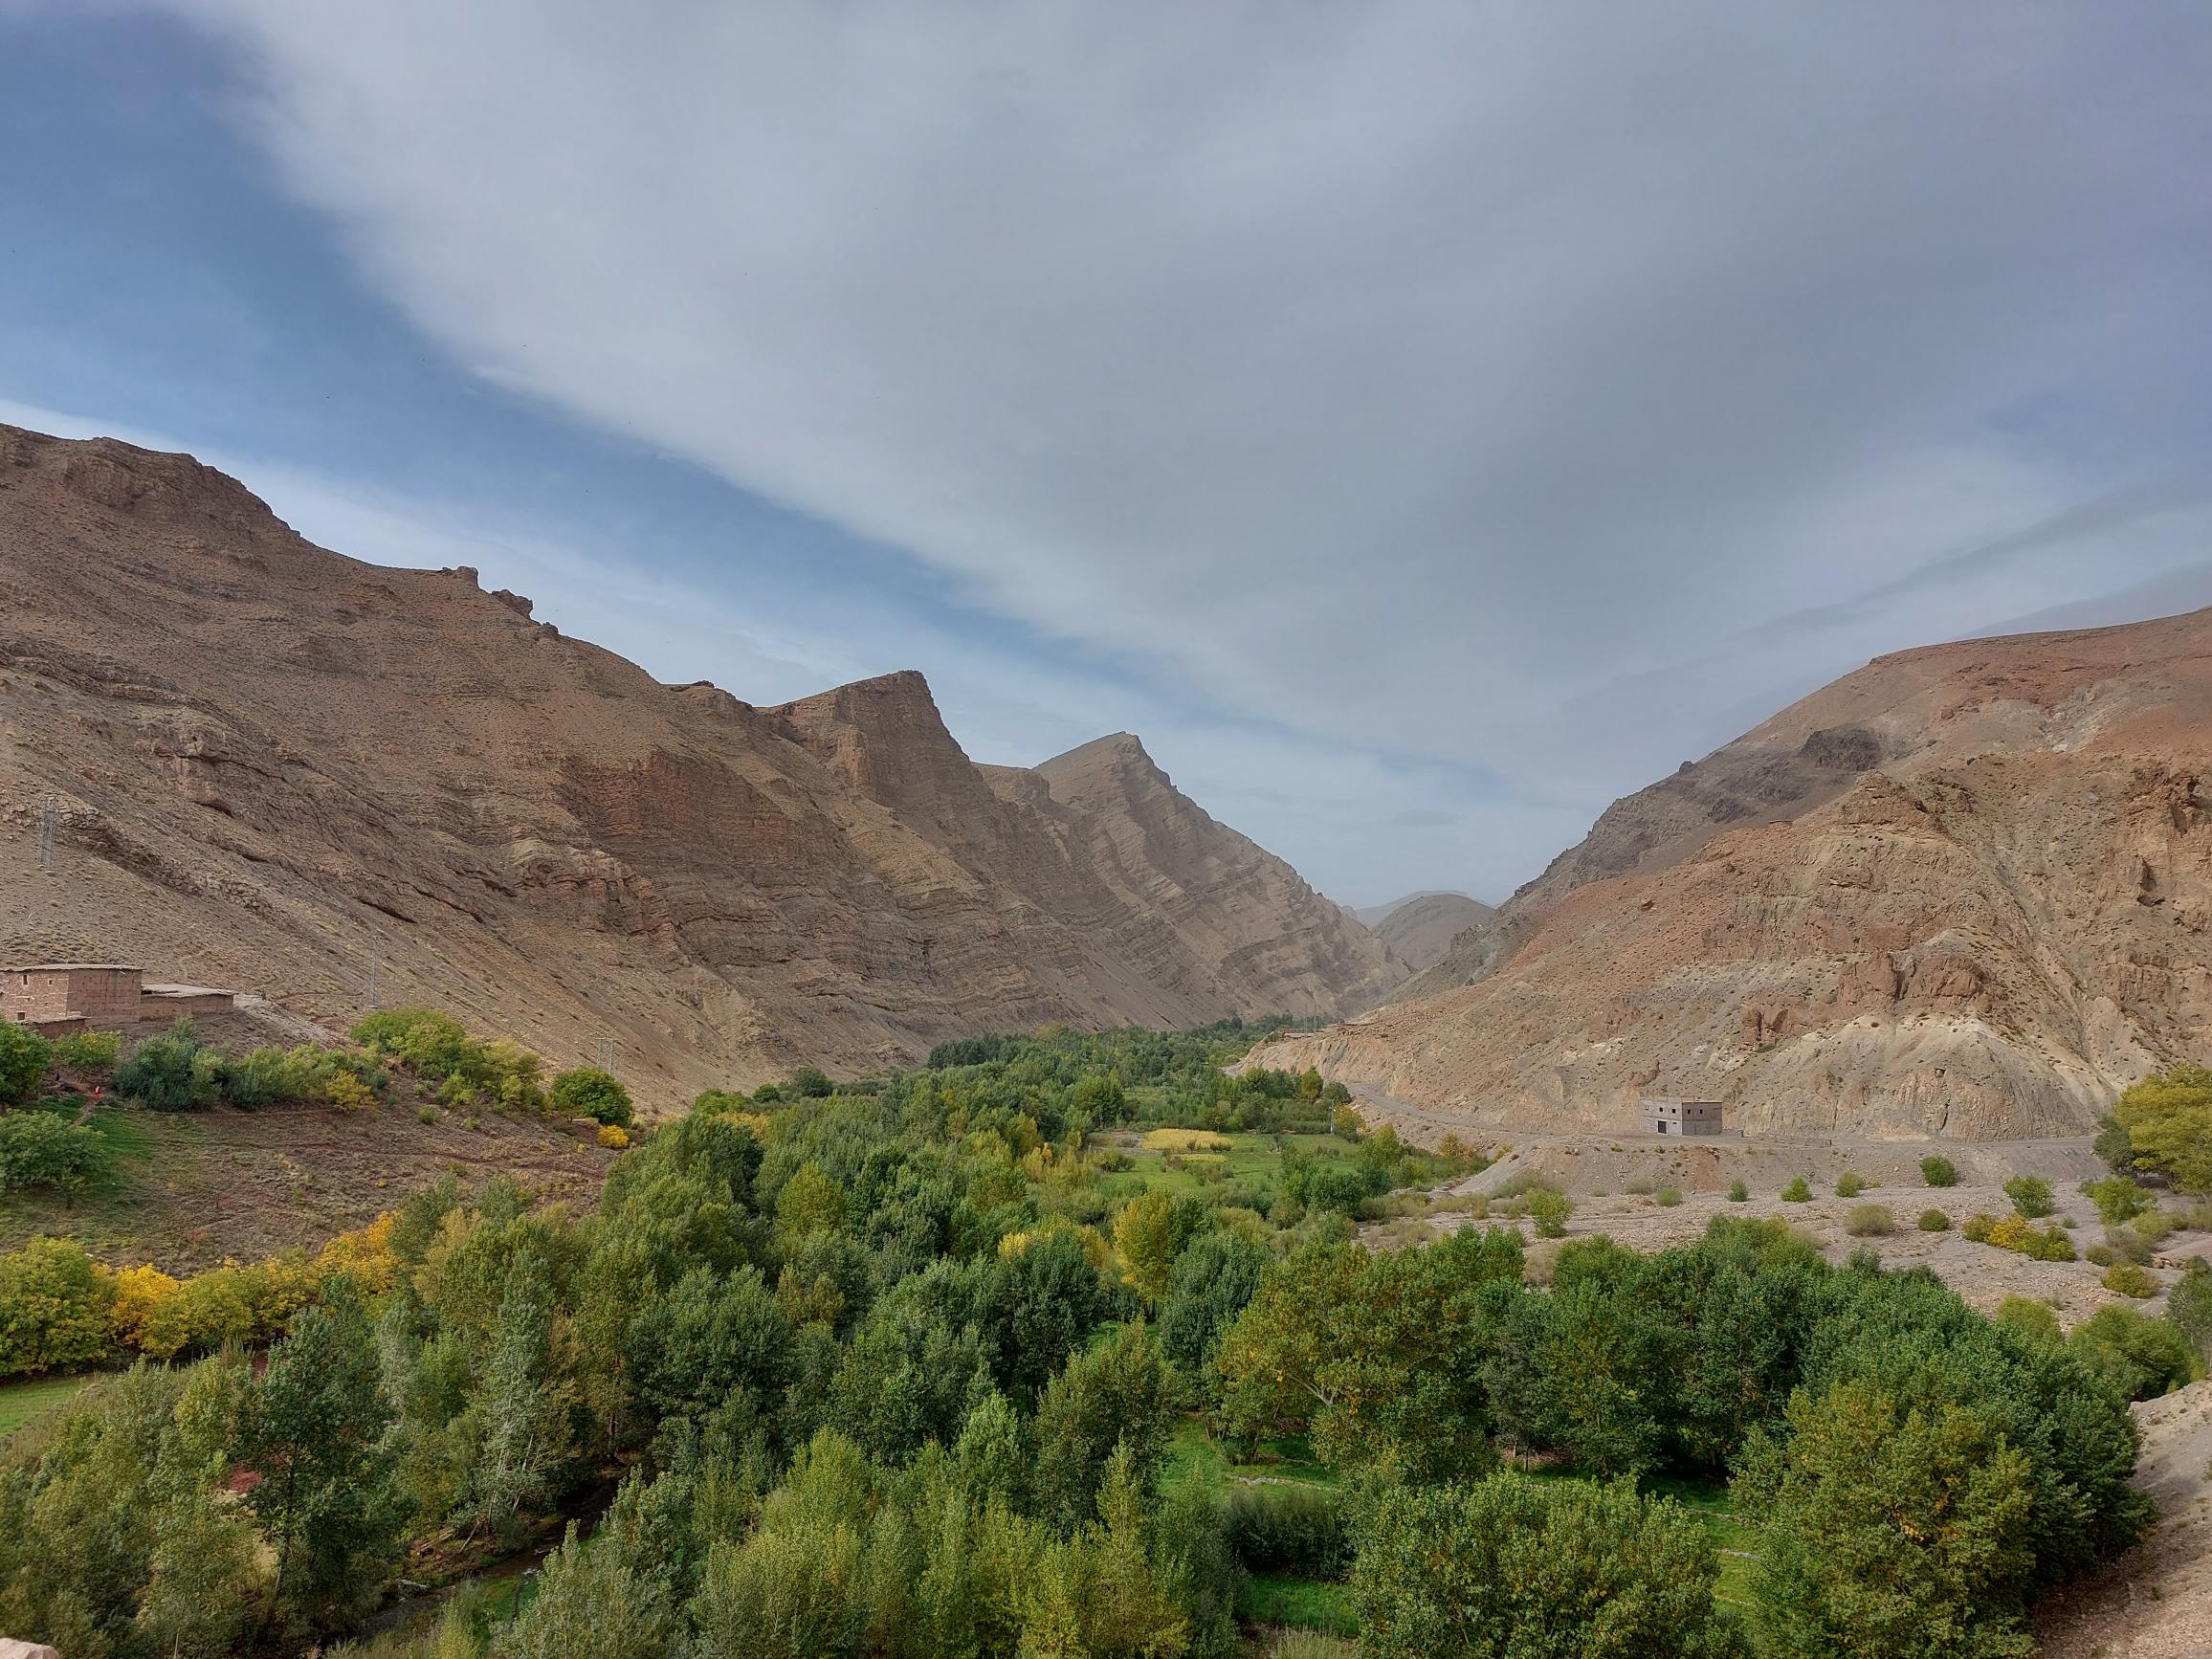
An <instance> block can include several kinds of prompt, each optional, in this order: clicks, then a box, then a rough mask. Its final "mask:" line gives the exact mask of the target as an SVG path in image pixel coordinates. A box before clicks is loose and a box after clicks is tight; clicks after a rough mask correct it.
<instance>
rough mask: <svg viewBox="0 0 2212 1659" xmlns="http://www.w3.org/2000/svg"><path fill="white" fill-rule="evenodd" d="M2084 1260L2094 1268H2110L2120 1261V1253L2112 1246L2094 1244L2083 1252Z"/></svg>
mask: <svg viewBox="0 0 2212 1659" xmlns="http://www.w3.org/2000/svg"><path fill="white" fill-rule="evenodd" d="M2082 1259H2083V1260H2084V1261H2087V1262H2089V1263H2090V1265H2091V1266H2092V1267H2100V1268H2109V1267H2111V1266H2112V1264H2113V1263H2114V1262H2116V1261H2118V1260H2119V1259H2120V1252H2119V1251H2118V1250H2114V1249H2112V1246H2111V1245H2107V1244H2093V1245H2091V1246H2090V1248H2089V1249H2088V1250H2084V1251H2082Z"/></svg>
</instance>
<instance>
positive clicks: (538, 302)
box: [0, 0, 2212, 903]
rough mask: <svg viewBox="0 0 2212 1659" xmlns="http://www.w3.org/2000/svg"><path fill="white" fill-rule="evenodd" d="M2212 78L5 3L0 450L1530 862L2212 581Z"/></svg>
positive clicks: (715, 14) (1592, 33)
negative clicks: (1722, 762)
mask: <svg viewBox="0 0 2212 1659" xmlns="http://www.w3.org/2000/svg"><path fill="white" fill-rule="evenodd" d="M2208 86H2212V10H2208V9H2207V8H2205V7H2204V6H2203V5H2201V3H2200V0H2178V3H2176V4H2172V5H2156V4H2141V5H2136V4H2126V3H2122V4H2115V5H2112V6H2087V5H2082V4H2080V3H2079V0H2066V3H2064V4H2055V5H2039V4H2035V3H2033V0H1991V3H1988V4H1981V3H1977V0H1945V3H1944V4H1940V5H1930V4H1927V0H1909V3H1902V4H1894V5H1889V4H1881V3H1878V0H1852V3H1850V4H1842V3H1838V4H1833V5H1810V6H1771V5H1758V4H1751V3H1749V0H1746V3H1744V4H1738V5H1730V6H1719V5H1703V4H1682V3H1673V0H1669V3H1656V0H1655V3H1648V4H1638V5H1629V6H1624V5H1618V4H1605V5H1596V4H1590V5H1583V4H1576V3H1573V0H1551V3H1544V4H1537V3H1535V0H1530V3H1527V4H1518V5H1509V4H1497V3H1488V4H1485V3H1479V0H1457V3H1454V4H1406V3H1399V0H1347V3H1344V4H1336V3H1329V0H1289V3H1286V0H1267V3H1266V4H1257V3H1255V4H1238V3H1234V0H1209V3H1207V4H1204V5H1196V6H1193V5H1189V4H1185V3H1176V4H1166V3H1161V4H1153V3H1149V0H1096V3H1095V4H1094V3H1087V0H1020V3H1015V4H1005V5H996V4H987V3H983V0H944V3H941V4H932V3H918V0H899V3H896V4H878V3H874V0H792V3H776V0H745V3H744V4H725V5H716V4H707V3H705V0H630V3H628V4H625V5H621V6H609V5H607V4H604V3H603V0H470V3H469V4H467V5H456V4H453V3H452V0H379V3H378V4H376V5H373V6H365V5H360V4H355V3H344V4H341V3H338V0H163V3H159V4H151V3H149V4H138V5H133V4H92V3H90V0H66V3H65V0H51V3H49V0H0V144H5V146H6V147H5V152H4V153H5V154H6V156H7V158H8V160H7V163H6V165H5V166H0V418H7V419H12V420H16V421H19V422H23V423H27V424H31V425H37V426H45V427H47V428H48V429H50V430H61V431H72V432H77V431H96V430H97V431H115V432H119V433H121V434H122V435H125V436H131V437H135V438H138V439H139V440H140V441H149V442H157V443H160V444H162V445H163V446H164V447H177V448H188V449H190V450H192V451H193V452H194V453H199V454H201V455H202V456H203V457H205V458H208V459H210V460H213V461H215V462H216V463H217V464H220V465H222V466H224V467H226V468H227V469H228V470H231V471H232V472H235V473H238V474H239V475H240V476H243V477H244V478H245V479H246V480H247V482H248V483H249V484H251V485H253V486H254V488H256V489H257V490H259V491H260V492H261V493H262V494H263V495H264V496H266V497H267V498H269V499H270V500H271V501H272V503H273V504H274V505H275V506H276V507H277V510H278V511H279V512H280V513H282V514H284V515H285V516H286V517H287V518H288V519H290V520H292V521H293V522H294V523H295V524H297V525H298V526H299V528H300V529H302V530H303V531H305V532H306V533H307V534H309V535H311V536H313V537H314V538H315V539H316V540H318V541H321V542H325V543H326V544H328V545H332V546H335V547H338V548H339V549H341V550H342V551H345V552H348V553H353V554H356V555H359V556H362V557H366V558H372V559H379V560H384V561H387V562H396V563H415V564H454V563H469V564H476V565H478V566H480V567H481V568H482V569H483V571H484V574H485V578H486V581H487V584H488V585H494V586H498V585H504V586H515V587H518V588H520V589H521V590H522V591H525V592H528V593H530V594H532V595H533V597H535V598H536V599H537V600H538V601H539V603H540V613H541V614H542V615H544V616H547V617H548V618H550V619H551V620H553V621H556V622H558V623H559V624H561V625H562V627H563V628H564V629H565V630H569V631H571V632H575V633H580V634H583V635H585V636H586V637H590V638H594V639H597V640H599V641H601V642H603V643H605V644H608V645H609V646H612V647H613V648H615V649H617V650H620V651H622V652H624V653H627V654H630V655H632V656H634V657H636V658H638V659H639V660H641V661H643V662H644V663H645V664H646V666H648V667H649V668H650V669H652V670H653V672H654V673H656V674H658V675H661V676H662V677H663V678H666V679H671V680H684V679H692V678H698V677H705V678H711V679H713V680H714V681H716V682H717V683H718V684H720V685H723V686H725V687H727V688H728V689H729V690H731V691H733V692H735V693H736V694H737V695H738V696H740V697H745V698H747V699H749V700H752V701H756V702H770V701H778V700H782V699H785V698H786V697H794V696H799V695H803V694H805V693H807V692H808V691H812V690H816V689H820V688H821V687H823V686H825V685H828V684H831V683H834V682H836V681H839V680H842V679H849V678H853V677H858V676H860V675H871V674H877V673H882V672H885V671H888V670H891V669H896V668H906V667H912V668H919V669H921V670H922V671H923V672H924V673H926V674H927V675H929V677H930V680H931V682H932V683H933V685H935V687H936V688H937V692H938V697H939V700H940V703H941V704H942V705H943V707H944V710H945V713H946V716H947V719H949V721H950V722H951V724H952V726H953V729H954V731H955V733H956V735H958V736H959V737H960V738H961V739H962V741H963V742H964V743H965V744H966V746H967V747H968V750H969V752H970V753H971V754H973V755H975V756H976V757H977V758H978V759H982V760H988V761H998V762H1017V763H1018V762H1030V761H1036V760H1040V759H1043V758H1044V757H1046V756H1048V755H1050V754H1052V753H1055V752H1057V751H1058V750H1061V749H1064V748H1067V747H1069V746H1071V745H1073V744H1074V743H1077V742H1080V741H1085V740H1086V739H1088V738H1090V737H1093V736H1095V735H1097V734H1099V733H1102V732H1106V731H1112V730H1117V729H1124V728H1125V729H1130V730H1134V731H1137V732H1139V733H1140V734H1142V736H1143V737H1144V738H1145V740H1146V741H1147V743H1148V745H1149V746H1150V747H1151V749H1152V752H1153V753H1154V755H1155V756H1156V757H1158V758H1159V760H1160V761H1161V763H1162V764H1163V765H1164V766H1166V767H1167V769H1168V770H1169V771H1170V772H1171V773H1172V774H1173V775H1174V776H1175V778H1176V780H1177V782H1178V783H1180V784H1181V785H1183V786H1184V787H1185V788H1186V789H1187V790H1189V791H1190V792H1191V793H1192V794H1193V795H1195V796H1196V797H1197V798H1198V799H1199V800H1201V801H1202V802H1203V803H1204V804H1205V805H1206V806H1207V807H1209V808H1210V809H1212V810H1213V811H1214V812H1215V813H1216V814H1217V815H1218V816H1220V817H1222V818H1224V819H1226V820H1227V821H1228V822H1230V823H1232V824H1234V825H1236V826H1237V827H1238V828H1240V829H1245V830H1246V831H1248V832H1249V833H1250V834H1252V835H1254V836H1255V837H1257V838H1258V839H1259V840H1261V841H1263V842H1264V843H1266V844H1267V845H1269V846H1270V847H1272V848H1273V849H1274V850H1275V851H1277V852H1281V853H1283V854H1284V855H1286V856H1287V857H1289V858H1291V859H1292V860H1293V861H1294V863H1296V864H1297V865H1298V866H1299V867H1300V869H1301V870H1303V871H1304V872H1305V873H1306V874H1307V875H1308V876H1309V877H1310V878H1312V879H1313V880H1314V881H1315V882H1316V884H1317V885H1319V886H1321V887H1322V888H1323V889H1324V890H1326V891H1328V892H1329V893H1331V894H1332V895H1334V896H1338V897H1339V898H1343V899H1346V900H1349V901H1352V902H1360V903H1364V902H1372V901H1375V900H1378V899H1382V898H1386V897H1390V896H1395V895H1396V894H1398V893H1400V892H1403V891H1405V890H1407V889H1411V888H1417V887H1458V888H1464V889H1467V890H1469V891H1471V892H1473V893H1476V894H1478V895H1480V896H1485V897H1489V898H1493V899H1494V898H1498V897H1502V896H1504V894H1505V893H1507V892H1508V891H1510V890H1511V889H1512V888H1513V887H1514V886H1515V884H1516V883H1518V882H1519V881H1521V880H1524V879H1526V878H1527V877H1528V876H1530V875H1532V874H1535V873H1536V872H1537V870H1538V869H1540V868H1541V866H1542V864H1543V863H1544V861H1545V860H1546V859H1547V858H1548V857H1549V856H1550V855H1551V854H1552V853H1553V852H1556V851H1558V850H1559V847H1561V846H1562V845H1564V844H1565V843H1567V842H1569V841H1571V840H1572V839H1574V838H1575V837H1576V836H1577V835H1579V834H1580V833H1581V832H1582V829H1584V828H1585V827H1586V826H1587V824H1588V822H1589V820H1590V819H1591V818H1592V817H1593V816H1594V815H1595V814H1596V813H1597V811H1598V810H1599V809H1600V808H1602V807H1604V804H1605V803H1606V802H1607V801H1608V800H1609V799H1611V798H1612V797H1613V796H1615V795H1617V794H1620V793H1623V792H1625V791H1626V790H1628V789H1631V788H1634V787H1637V786H1639V785H1642V784H1644V783H1647V782H1648V781H1650V779H1651V778H1653V777H1655V776H1657V775H1659V774H1661V773H1664V772H1666V771H1668V770H1670V769H1671V768H1672V767H1673V766H1674V765H1675V764H1676V763H1678V762H1680V761H1681V760H1683V759H1685V758H1689V757H1692V756H1695V755H1698V754H1702V753H1704V752H1705V751H1707V750H1709V749H1710V748H1712V747H1713V746H1714V745H1715V744H1716V743H1718V742H1720V741H1724V740H1726V739H1727V738H1729V737H1731V736H1733V735H1734V734H1735V733H1736V732H1737V731H1739V730H1742V729H1743V728H1745V727H1747V726H1749V725H1751V724H1753V723H1756V722H1757V721H1758V720H1759V719H1761V718H1763V717H1764V715H1766V714H1767V713H1769V712H1771V711H1772V710H1773V709H1774V708H1775V707H1777V706H1779V705H1780V704H1781V703H1783V702H1785V701H1787V700H1789V699H1790V698H1791V697H1795V696H1797V695H1799V694H1801V693H1802V692H1803V691H1805V690H1808V689H1810V688H1811V687H1812V686H1814V685H1816V684H1818V683H1820V682H1821V681H1823V680H1825V679H1827V678H1830V677H1832V676H1833V675H1836V674H1838V673H1840V672H1844V671H1846V670H1847V669H1849V668H1851V667H1853V666H1856V665H1857V664H1858V663H1859V662H1862V661H1864V660H1865V659H1866V658H1867V657H1869V656H1870V655H1873V654H1876V653H1881V652H1885V651H1891V650H1895V649H1898V648H1900V647H1904V646H1908V645H1914V644H1921V643H1926V642H1928V641H1932V640H1936V639H1944V638H1951V637H1957V636H1959V635H1961V634H1968V633H1975V632H1982V631H1988V630H1996V629H2001V628H2004V627H2007V626H2012V625H2017V624H2020V623H2022V622H2023V621H2038V620H2043V619H2048V620H2051V621H2063V622H2066V623H2068V624H2074V623H2081V622H2089V621H2104V620H2120V619H2124V618H2128V617H2133V616H2138V615H2147V614H2155V613H2157V612H2159V611H2163V610H2171V609H2176V608H2186V607H2189V606H2193V605H2198V604H2204V603H2212V304H2208V298H2212V286H2208V284H2212V166H2207V163H2206V158H2207V156H2212V98H2208V97H2207V95H2206V91H2205V89H2206V88H2207V87H2208Z"/></svg>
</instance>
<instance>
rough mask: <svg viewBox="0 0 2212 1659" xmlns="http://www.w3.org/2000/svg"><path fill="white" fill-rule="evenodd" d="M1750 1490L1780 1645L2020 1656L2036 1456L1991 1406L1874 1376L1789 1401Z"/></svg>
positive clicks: (1850, 1654)
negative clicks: (1921, 1396) (1935, 1399)
mask: <svg viewBox="0 0 2212 1659" xmlns="http://www.w3.org/2000/svg"><path fill="white" fill-rule="evenodd" d="M1748 1463H1749V1470H1750V1472H1749V1473H1748V1474H1747V1476H1746V1478H1745V1480H1744V1481H1743V1482H1741V1483H1739V1486H1738V1493H1739V1495H1748V1496H1751V1497H1753V1499H1754V1501H1755V1502H1756V1504H1757V1506H1758V1510H1759V1515H1760V1517H1761V1519H1762V1520H1763V1521H1764V1523H1765V1526H1764V1531H1763V1532H1762V1534H1761V1537H1762V1540H1763V1550H1764V1554H1763V1557H1762V1559H1761V1562H1760V1569H1759V1581H1758V1592H1757V1594H1758V1603H1759V1623H1760V1625H1761V1626H1762V1628H1763V1630H1764V1632H1765V1634H1766V1637H1767V1645H1768V1648H1769V1649H1770V1650H1771V1651H1772V1652H1774V1653H1776V1654H1781V1655H1790V1656H1792V1659H1800V1656H1802V1659H1826V1656H1828V1655H1834V1656H1836V1659H2009V1656H2012V1655H2026V1654H2031V1653H2033V1652H2034V1651H2035V1644H2034V1642H2033V1641H2032V1640H2030V1639H2029V1637H2028V1635H2027V1633H2026V1631H2025V1630H2024V1628H2023V1627H2022V1611H2023V1604H2024V1595H2025V1590H2026V1586H2027V1583H2028V1580H2029V1572H2030V1569H2031V1567H2032V1564H2033V1549H2032V1545H2031V1542H2030V1520H2031V1512H2032V1511H2033V1509H2034V1504H2035V1489H2034V1481H2033V1477H2032V1473H2031V1471H2030V1468H2029V1462H2028V1458H2027V1456H2026V1454H2025V1453H2024V1452H2023V1451H2022V1450H2021V1449H2019V1448H2017V1447H2014V1446H2012V1445H2010V1444H2008V1443H2007V1441H2006V1440H2005V1438H2004V1436H2003V1435H2002V1433H2000V1432H1999V1431H1998V1430H1997V1429H1996V1428H1995V1427H1994V1426H1993V1425H1992V1424H1991V1423H1990V1422H1989V1421H1988V1420H1987V1419H1986V1418H1985V1417H1984V1416H1983V1415H1982V1414H1980V1412H1977V1411H1975V1410H1973V1409H1971V1408H1969V1407H1966V1406H1961V1405H1943V1406H1939V1407H1936V1408H1935V1409H1933V1410H1928V1409H1922V1408H1920V1407H1918V1406H1914V1405H1907V1404H1906V1403H1905V1402H1904V1401H1903V1400H1901V1399H1900V1398H1898V1397H1897V1396H1896V1395H1895V1394H1893V1393H1891V1392H1890V1391H1889V1390H1887V1389H1885V1388H1883V1387H1881V1386H1880V1385H1878V1384H1875V1383H1861V1382H1847V1383H1839V1384H1837V1385H1836V1386H1835V1387H1833V1388H1831V1389H1829V1390H1827V1391H1826V1392H1825V1393H1823V1394H1817V1395H1816V1394H1814V1393H1812V1392H1810V1391H1809V1390H1804V1391H1800V1393H1799V1394H1798V1395H1797V1396H1796V1397H1795V1398H1794V1399H1792V1400H1791V1402H1790V1405H1789V1411H1788V1414H1787V1425H1786V1428H1785V1431H1784V1432H1783V1433H1782V1434H1781V1436H1779V1437H1776V1438H1772V1439H1763V1440H1761V1441H1759V1443H1757V1444H1755V1446H1754V1448H1753V1449H1752V1451H1751V1452H1750V1454H1749V1458H1748Z"/></svg>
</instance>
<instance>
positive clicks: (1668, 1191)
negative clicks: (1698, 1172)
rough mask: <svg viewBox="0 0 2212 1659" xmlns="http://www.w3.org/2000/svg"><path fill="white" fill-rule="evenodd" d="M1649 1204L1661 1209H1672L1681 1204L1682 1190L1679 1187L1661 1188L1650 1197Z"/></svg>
mask: <svg viewBox="0 0 2212 1659" xmlns="http://www.w3.org/2000/svg"><path fill="white" fill-rule="evenodd" d="M1651 1202H1652V1203H1653V1204H1655V1205H1657V1206H1659V1207H1660V1208H1661V1209H1672V1208H1673V1207H1674V1206H1676V1205H1678V1204H1680V1203H1681V1202H1682V1189H1681V1188H1680V1187H1679V1186H1662V1187H1661V1188H1660V1189H1659V1190H1658V1191H1657V1192H1655V1193H1653V1194H1652V1195H1651Z"/></svg>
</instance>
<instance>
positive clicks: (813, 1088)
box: [790, 1066, 837, 1100]
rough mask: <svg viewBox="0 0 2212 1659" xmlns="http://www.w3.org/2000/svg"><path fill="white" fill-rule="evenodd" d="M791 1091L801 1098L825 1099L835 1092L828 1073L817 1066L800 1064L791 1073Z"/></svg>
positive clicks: (835, 1089) (835, 1087)
mask: <svg viewBox="0 0 2212 1659" xmlns="http://www.w3.org/2000/svg"><path fill="white" fill-rule="evenodd" d="M790 1087H791V1093H792V1094H794V1095H797V1096H798V1097H799V1098H800V1099H802V1100H827V1099H828V1098H829V1096H830V1095H834V1094H835V1093H836V1092H837V1085H836V1084H834V1083H832V1082H831V1081H830V1080H829V1073H827V1072H825V1071H823V1070H822V1069H821V1068H820V1067H819V1066H801V1067H800V1068H799V1069H798V1070H797V1071H796V1072H793V1073H791V1079H790Z"/></svg>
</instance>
